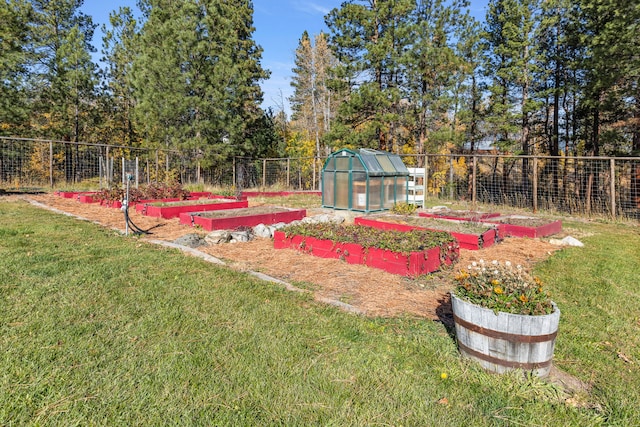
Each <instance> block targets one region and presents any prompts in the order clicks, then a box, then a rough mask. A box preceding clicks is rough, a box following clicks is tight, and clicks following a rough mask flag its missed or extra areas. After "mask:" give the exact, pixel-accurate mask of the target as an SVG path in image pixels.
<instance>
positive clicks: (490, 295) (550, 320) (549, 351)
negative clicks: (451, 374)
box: [451, 260, 560, 377]
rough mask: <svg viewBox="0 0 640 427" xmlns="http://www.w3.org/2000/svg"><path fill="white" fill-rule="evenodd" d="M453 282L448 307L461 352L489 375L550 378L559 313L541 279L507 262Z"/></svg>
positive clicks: (469, 271) (477, 267) (471, 269)
mask: <svg viewBox="0 0 640 427" xmlns="http://www.w3.org/2000/svg"><path fill="white" fill-rule="evenodd" d="M455 279H456V281H457V284H458V285H457V287H456V289H455V290H454V291H453V292H451V304H452V308H453V320H454V323H455V327H456V337H457V341H458V347H459V349H460V352H461V353H462V354H463V355H464V356H467V357H469V358H471V359H474V360H477V361H478V362H480V364H481V365H482V366H483V367H484V368H485V369H487V370H490V371H492V372H499V373H500V372H506V371H509V370H512V369H523V370H527V371H532V372H534V373H535V374H536V375H538V376H541V377H542V376H546V375H548V374H549V371H550V369H551V359H552V358H553V350H554V346H555V338H556V335H557V332H558V324H559V320H560V310H559V309H558V307H557V306H556V305H555V304H554V303H553V301H551V299H550V297H549V294H548V292H547V291H546V290H545V289H544V287H543V285H542V282H541V281H540V279H538V278H537V277H535V276H531V275H529V274H528V273H527V272H526V271H525V270H524V269H523V268H522V267H521V266H513V265H512V264H511V263H509V262H505V263H500V262H498V261H493V262H491V263H486V262H484V261H482V260H481V261H480V262H479V263H472V264H471V265H469V266H468V267H467V268H466V269H462V270H460V271H459V272H458V273H457V274H456V276H455Z"/></svg>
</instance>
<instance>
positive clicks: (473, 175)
mask: <svg viewBox="0 0 640 427" xmlns="http://www.w3.org/2000/svg"><path fill="white" fill-rule="evenodd" d="M477 168H478V157H476V156H475V155H474V156H473V169H472V170H471V180H472V181H471V203H472V204H473V205H474V206H475V204H476V202H477V197H476V185H477V184H476V178H477V174H476V169H477Z"/></svg>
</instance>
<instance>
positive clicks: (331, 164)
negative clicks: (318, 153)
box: [322, 148, 409, 212]
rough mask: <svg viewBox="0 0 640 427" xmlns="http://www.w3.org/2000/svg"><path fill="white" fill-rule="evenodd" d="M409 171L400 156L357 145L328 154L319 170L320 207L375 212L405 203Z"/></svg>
mask: <svg viewBox="0 0 640 427" xmlns="http://www.w3.org/2000/svg"><path fill="white" fill-rule="evenodd" d="M408 176H409V170H408V169H407V167H406V166H405V165H404V163H403V162H402V159H401V158H400V156H398V155H396V154H393V153H387V152H384V151H377V150H371V149H366V148H361V149H359V150H350V149H347V148H345V149H342V150H339V151H336V152H335V153H332V154H331V155H330V156H329V158H328V159H327V161H326V162H325V164H324V167H323V169H322V206H323V207H326V208H333V209H347V210H352V211H362V212H375V211H383V210H387V209H391V208H392V207H393V206H394V205H395V204H396V203H403V202H404V203H406V202H407V185H408V184H407V183H408Z"/></svg>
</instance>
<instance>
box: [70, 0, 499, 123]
mask: <svg viewBox="0 0 640 427" xmlns="http://www.w3.org/2000/svg"><path fill="white" fill-rule="evenodd" d="M342 2H343V0H253V7H254V15H253V22H254V26H255V28H256V31H255V33H254V39H255V41H256V42H257V43H258V44H259V45H260V46H262V48H263V49H264V52H263V53H262V67H263V68H265V69H267V70H270V71H271V78H270V79H269V80H268V81H264V82H262V84H261V86H262V90H263V92H264V102H263V103H262V106H263V108H268V107H273V109H274V111H278V110H280V106H282V104H283V100H284V106H285V111H287V113H289V111H290V109H289V105H288V104H289V103H288V101H287V97H289V96H291V93H292V88H291V85H290V83H291V69H292V68H293V60H294V52H295V49H296V47H297V46H298V40H299V39H300V36H301V35H302V33H303V32H304V31H305V30H306V31H307V32H308V33H309V34H310V35H311V36H313V35H315V34H318V33H319V32H320V31H325V32H328V30H327V27H326V26H325V24H324V16H325V15H326V14H327V13H329V11H330V10H331V9H333V8H335V7H339V6H340V4H341V3H342ZM471 3H472V6H471V11H472V14H473V15H474V16H476V17H479V18H480V17H483V16H484V13H485V7H486V3H487V0H472V1H471ZM120 6H129V7H130V8H131V9H132V10H133V11H134V13H136V14H137V12H138V9H137V7H136V2H135V0H115V1H104V0H85V2H84V5H83V6H82V9H81V10H82V12H84V13H85V14H87V15H91V16H92V18H93V22H94V23H95V24H98V29H97V30H96V33H95V36H94V40H93V45H94V46H95V47H96V49H97V50H98V52H99V51H100V48H101V46H102V32H101V31H100V28H101V27H102V25H103V24H107V23H108V22H109V13H111V11H113V10H116V9H118V8H119V7H120Z"/></svg>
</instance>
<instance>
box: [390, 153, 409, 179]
mask: <svg viewBox="0 0 640 427" xmlns="http://www.w3.org/2000/svg"><path fill="white" fill-rule="evenodd" d="M389 160H390V161H391V163H392V164H393V166H394V167H395V168H396V170H397V171H398V172H400V173H402V174H407V175H408V174H409V169H407V166H406V165H405V164H404V162H403V161H402V159H401V158H400V157H398V156H390V157H389Z"/></svg>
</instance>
